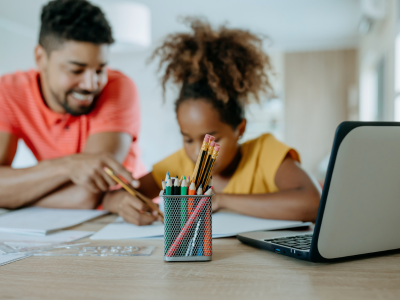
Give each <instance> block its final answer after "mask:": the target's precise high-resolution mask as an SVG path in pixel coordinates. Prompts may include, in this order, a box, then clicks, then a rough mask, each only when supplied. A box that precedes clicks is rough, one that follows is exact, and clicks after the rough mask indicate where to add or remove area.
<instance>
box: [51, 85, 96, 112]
mask: <svg viewBox="0 0 400 300" xmlns="http://www.w3.org/2000/svg"><path fill="white" fill-rule="evenodd" d="M50 91H51V93H52V94H53V97H54V99H56V101H57V102H58V104H60V105H61V106H62V107H63V108H64V110H65V112H66V113H68V114H70V115H71V116H75V117H78V116H82V115H87V114H89V113H90V112H91V111H92V110H93V109H94V107H95V106H96V103H97V99H98V97H97V96H98V95H97V93H90V92H88V91H80V94H86V95H87V94H94V95H95V96H94V98H93V101H92V103H91V104H90V105H89V106H82V107H80V109H79V110H78V109H75V108H72V107H71V106H69V105H68V95H70V94H72V93H73V92H76V91H74V90H69V91H67V92H66V93H65V97H64V101H61V99H60V97H58V96H57V95H56V93H54V92H53V91H52V90H50Z"/></svg>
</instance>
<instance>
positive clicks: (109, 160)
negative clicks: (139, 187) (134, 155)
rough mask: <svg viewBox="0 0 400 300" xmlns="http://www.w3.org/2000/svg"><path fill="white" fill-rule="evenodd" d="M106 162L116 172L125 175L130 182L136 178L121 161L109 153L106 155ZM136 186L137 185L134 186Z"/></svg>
mask: <svg viewBox="0 0 400 300" xmlns="http://www.w3.org/2000/svg"><path fill="white" fill-rule="evenodd" d="M104 160H105V164H106V165H107V166H108V167H109V168H111V169H112V170H113V171H114V172H115V173H117V174H118V175H121V176H122V177H124V178H125V179H126V180H127V181H128V182H129V183H132V181H134V180H135V179H134V178H133V176H132V173H131V172H129V171H128V170H127V169H125V167H124V166H122V165H121V164H120V163H119V162H117V161H116V160H115V159H114V158H112V157H111V156H109V155H105V156H104ZM134 187H135V186H134Z"/></svg>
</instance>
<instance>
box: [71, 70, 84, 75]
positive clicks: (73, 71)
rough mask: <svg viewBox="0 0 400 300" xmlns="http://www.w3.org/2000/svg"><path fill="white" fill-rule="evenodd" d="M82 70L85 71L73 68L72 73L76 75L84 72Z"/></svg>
mask: <svg viewBox="0 0 400 300" xmlns="http://www.w3.org/2000/svg"><path fill="white" fill-rule="evenodd" d="M82 72H83V71H82V70H71V73H72V74H75V75H79V74H82Z"/></svg>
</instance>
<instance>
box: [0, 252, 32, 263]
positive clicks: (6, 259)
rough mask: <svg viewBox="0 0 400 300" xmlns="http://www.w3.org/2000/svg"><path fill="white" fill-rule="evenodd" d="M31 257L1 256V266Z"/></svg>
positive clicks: (22, 255) (21, 255)
mask: <svg viewBox="0 0 400 300" xmlns="http://www.w3.org/2000/svg"><path fill="white" fill-rule="evenodd" d="M29 256H30V255H26V254H7V255H0V266H3V265H6V264H9V263H12V262H14V261H17V260H20V259H23V258H27V257H29Z"/></svg>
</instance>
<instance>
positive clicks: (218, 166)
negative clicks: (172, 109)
mask: <svg viewBox="0 0 400 300" xmlns="http://www.w3.org/2000/svg"><path fill="white" fill-rule="evenodd" d="M177 118H178V123H179V126H180V128H181V133H182V136H183V145H184V148H185V151H186V154H187V155H188V157H189V158H190V159H191V160H192V161H193V163H196V161H197V156H198V155H199V151H200V148H201V145H202V144H203V140H204V136H205V135H206V134H210V135H212V136H215V142H216V143H219V144H221V150H220V151H219V154H218V158H217V160H216V162H215V165H214V169H213V174H219V173H221V172H222V171H223V170H225V169H226V168H227V167H228V165H229V164H230V163H231V162H232V160H233V159H234V157H235V155H236V153H237V151H238V147H239V145H238V140H239V137H240V136H241V135H242V134H243V133H244V130H245V127H246V121H245V120H243V122H242V124H240V125H239V126H238V128H237V129H233V128H232V126H230V125H228V124H225V123H223V122H221V120H220V116H219V113H218V111H217V110H215V109H214V108H213V107H212V105H211V104H210V103H208V102H206V101H204V100H203V101H202V100H201V99H196V100H186V101H184V102H182V103H181V104H180V105H179V107H178V111H177Z"/></svg>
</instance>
